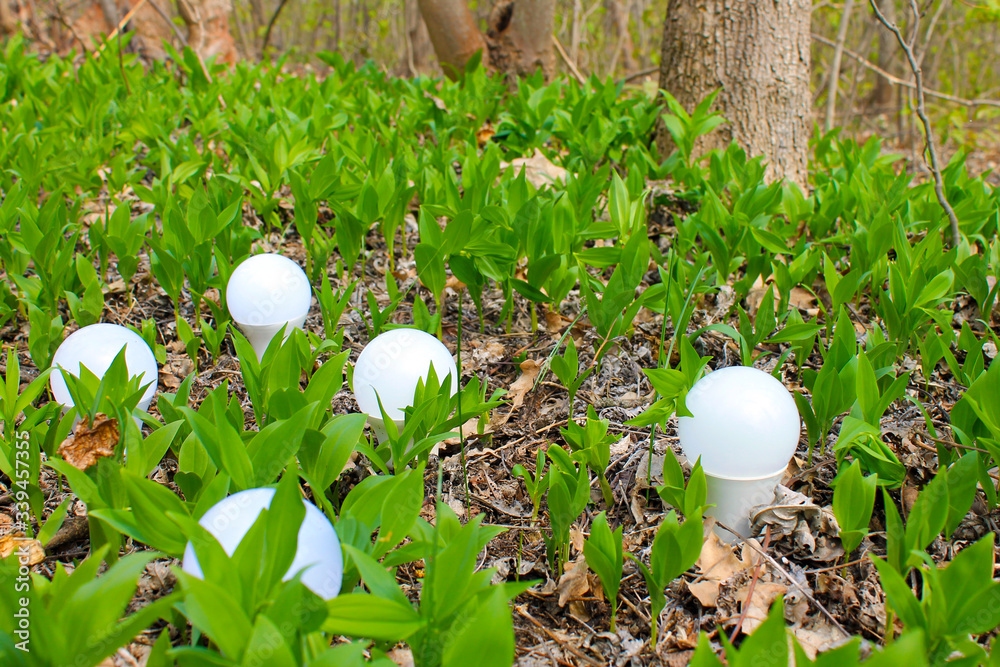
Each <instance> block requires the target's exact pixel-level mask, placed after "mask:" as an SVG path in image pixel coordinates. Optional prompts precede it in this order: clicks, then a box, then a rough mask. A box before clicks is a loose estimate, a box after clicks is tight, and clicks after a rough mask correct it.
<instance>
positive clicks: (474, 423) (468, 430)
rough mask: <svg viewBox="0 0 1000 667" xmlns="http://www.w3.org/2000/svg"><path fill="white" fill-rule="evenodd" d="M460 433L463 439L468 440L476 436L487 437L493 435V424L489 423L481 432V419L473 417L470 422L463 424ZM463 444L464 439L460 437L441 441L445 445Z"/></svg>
mask: <svg viewBox="0 0 1000 667" xmlns="http://www.w3.org/2000/svg"><path fill="white" fill-rule="evenodd" d="M459 431H460V432H461V433H462V436H463V437H465V438H466V439H468V438H471V437H472V436H474V435H486V434H487V433H492V432H493V424H492V423H490V422H487V423H486V425H485V426H484V427H483V430H482V431H480V430H479V417H473V418H472V419H470V420H469V421H467V422H465V423H464V424H462V428H460V429H459ZM461 443H462V439H461V438H460V437H458V436H455V437H454V438H448V439H446V440H442V441H441V444H443V445H458V444H461Z"/></svg>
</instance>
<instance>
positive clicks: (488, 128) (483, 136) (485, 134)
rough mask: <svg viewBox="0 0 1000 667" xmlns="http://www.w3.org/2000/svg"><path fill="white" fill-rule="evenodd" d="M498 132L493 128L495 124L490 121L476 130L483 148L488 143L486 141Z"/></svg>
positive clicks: (477, 139) (480, 145)
mask: <svg viewBox="0 0 1000 667" xmlns="http://www.w3.org/2000/svg"><path fill="white" fill-rule="evenodd" d="M494 134H496V132H495V131H494V130H493V124H492V123H490V121H488V120H487V121H486V123H484V124H483V126H482V127H481V128H479V129H478V130H476V141H477V142H478V143H479V147H480V148H482V147H483V146H485V145H486V142H487V141H489V140H490V139H492V138H493V135H494Z"/></svg>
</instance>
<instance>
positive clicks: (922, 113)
mask: <svg viewBox="0 0 1000 667" xmlns="http://www.w3.org/2000/svg"><path fill="white" fill-rule="evenodd" d="M868 2H869V4H871V6H872V10H873V11H874V12H875V17H876V18H877V19H878V20H879V23H881V24H882V25H884V26H885V27H886V29H888V30H889V31H890V32H891V33H892V34H893V35H895V36H896V41H897V42H899V46H900V48H902V49H903V53H904V54H905V55H906V60H907V62H908V63H909V64H910V70H911V71H912V72H913V79H914V84H915V86H914V87H915V88H916V92H917V116H918V117H919V118H920V123H921V124H922V125H923V126H924V142H925V145H926V147H927V155H926V156H925V159H927V160H928V162H929V164H928V166H929V167H930V170H931V174H932V175H933V176H934V194H935V195H937V200H938V203H939V204H941V208H943V209H944V212H945V213H946V214H947V215H948V220H949V221H950V222H951V240H952V245H956V246H957V245H958V244H959V242H960V241H961V240H962V236H961V232H959V230H958V217H957V216H956V215H955V210H954V209H953V208H952V207H951V204H949V203H948V198H947V197H946V196H945V193H944V181H943V179H942V178H941V168H940V167H939V166H938V156H937V149H936V148H935V147H934V134H933V132H932V131H931V122H930V121H929V120H928V119H927V112H926V110H925V109H924V77H923V73H922V72H921V70H920V64H919V63H917V60H916V58H915V57H914V55H913V47H914V43H915V42H916V38H917V29H918V27H919V22H920V8H919V7H917V4H916V0H910V9H911V10H912V11H913V36H912V37H911V39H910V41H909V42H907V41H906V40H905V39H904V38H903V33H901V32H900V31H899V27H898V26H897V25H896V24H895V23H892V22H891V21H889V20H888V19H887V18H886V17H885V15H884V14H883V13H882V10H881V9H879V6H878V2H877V0H868Z"/></svg>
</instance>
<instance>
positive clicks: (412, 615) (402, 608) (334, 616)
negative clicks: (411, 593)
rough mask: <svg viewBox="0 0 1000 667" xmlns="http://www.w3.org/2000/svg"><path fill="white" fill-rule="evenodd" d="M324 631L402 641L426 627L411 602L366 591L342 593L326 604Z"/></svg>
mask: <svg viewBox="0 0 1000 667" xmlns="http://www.w3.org/2000/svg"><path fill="white" fill-rule="evenodd" d="M327 609H328V611H329V616H327V619H326V621H324V622H323V631H324V632H328V633H330V634H334V635H349V636H352V637H369V638H371V639H377V640H381V641H389V642H397V641H403V640H405V639H406V638H407V637H409V636H410V635H412V634H413V633H415V632H417V631H418V630H420V629H421V628H422V627H423V626H424V621H423V619H421V617H420V615H419V614H417V612H416V611H414V610H413V607H411V606H410V605H403V604H400V603H399V602H396V601H394V600H386V599H385V598H380V597H375V596H374V595H367V594H364V593H351V594H349V595H340V596H338V597H335V598H333V599H332V600H330V601H329V603H327Z"/></svg>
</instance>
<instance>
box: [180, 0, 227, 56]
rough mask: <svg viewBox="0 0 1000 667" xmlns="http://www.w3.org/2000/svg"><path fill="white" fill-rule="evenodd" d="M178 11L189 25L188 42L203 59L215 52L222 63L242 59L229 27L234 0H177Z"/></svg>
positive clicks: (214, 54) (213, 54)
mask: <svg viewBox="0 0 1000 667" xmlns="http://www.w3.org/2000/svg"><path fill="white" fill-rule="evenodd" d="M177 11H178V13H179V14H180V15H181V19H183V20H184V24H185V25H186V26H187V29H188V36H187V41H188V45H189V46H190V47H191V48H192V49H194V50H195V51H196V52H197V53H198V55H199V56H201V58H202V59H203V60H208V59H209V58H212V57H213V56H214V57H215V58H216V62H220V63H234V62H236V60H238V55H237V53H236V42H235V41H234V40H233V35H232V33H231V32H230V31H229V15H230V14H231V13H232V4H231V3H230V0H177Z"/></svg>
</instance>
